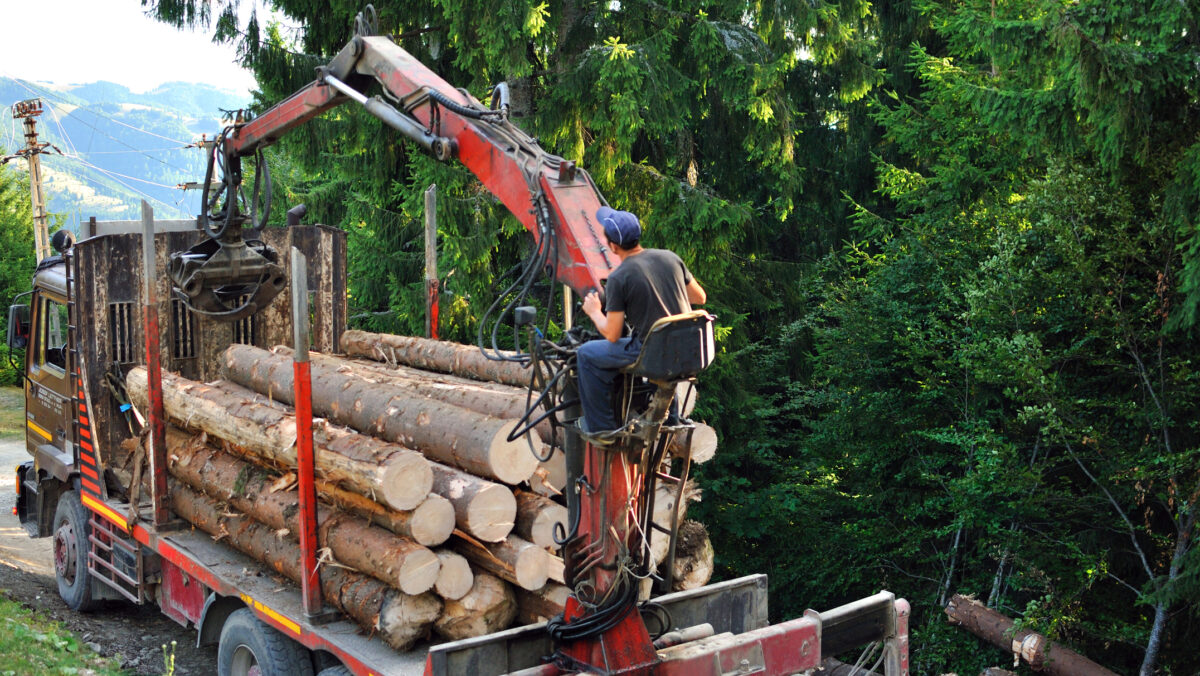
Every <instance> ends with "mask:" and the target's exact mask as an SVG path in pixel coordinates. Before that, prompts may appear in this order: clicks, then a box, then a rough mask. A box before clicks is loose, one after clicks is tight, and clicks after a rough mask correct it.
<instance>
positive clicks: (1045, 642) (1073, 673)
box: [946, 594, 1116, 676]
mask: <svg viewBox="0 0 1200 676" xmlns="http://www.w3.org/2000/svg"><path fill="white" fill-rule="evenodd" d="M946 616H947V617H949V618H950V622H951V624H957V625H959V626H962V627H964V628H965V629H967V630H968V631H970V632H971V633H972V634H975V635H976V636H978V637H979V638H982V639H983V640H985V641H987V642H988V643H991V644H992V645H994V646H997V647H999V648H1001V649H1003V650H1005V651H1011V652H1012V654H1013V655H1020V657H1021V659H1022V660H1024V661H1025V662H1026V663H1027V664H1029V665H1030V666H1031V667H1033V668H1034V669H1035V670H1043V671H1045V672H1046V673H1047V674H1050V676H1116V674H1115V673H1114V672H1112V671H1109V670H1108V669H1105V668H1104V667H1102V666H1100V665H1099V664H1096V663H1095V662H1093V661H1091V660H1089V659H1088V658H1086V657H1084V656H1083V655H1080V654H1079V653H1077V652H1075V651H1073V650H1071V649H1069V648H1066V647H1064V646H1061V645H1059V644H1057V643H1054V642H1052V641H1050V640H1049V639H1047V638H1046V637H1045V636H1042V635H1041V634H1038V633H1035V632H1032V631H1029V630H1028V629H1018V630H1016V631H1014V630H1013V620H1012V618H1009V617H1006V616H1004V615H1002V614H1001V613H999V612H996V611H995V610H992V609H991V608H988V607H987V606H985V605H983V604H982V603H980V602H979V601H976V600H975V599H972V598H968V597H966V596H962V595H960V594H955V595H954V597H953V598H951V599H950V603H949V604H948V605H947V606H946Z"/></svg>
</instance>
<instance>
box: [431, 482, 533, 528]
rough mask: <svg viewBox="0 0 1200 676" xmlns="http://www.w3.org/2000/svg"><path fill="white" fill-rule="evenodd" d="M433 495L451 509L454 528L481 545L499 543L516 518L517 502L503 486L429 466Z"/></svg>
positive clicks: (510, 491)
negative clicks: (431, 472)
mask: <svg viewBox="0 0 1200 676" xmlns="http://www.w3.org/2000/svg"><path fill="white" fill-rule="evenodd" d="M430 466H431V467H432V469H433V492H434V493H437V494H438V495H440V496H442V497H444V498H446V499H447V500H449V501H450V504H451V505H453V506H454V520H455V522H456V523H457V524H458V527H459V528H461V529H463V530H464V531H466V532H467V533H469V534H470V535H471V536H473V537H475V538H478V539H480V540H483V541H484V542H499V541H501V540H503V539H504V538H506V537H508V534H509V533H511V532H512V529H513V524H514V523H515V522H516V518H517V501H516V498H514V497H513V493H512V490H510V489H509V488H508V487H507V486H501V485H500V484H497V483H492V482H491V481H487V480H486V479H480V478H479V477H477V476H474V475H471V474H467V473H466V472H462V471H459V470H457V469H454V468H453V467H447V466H445V465H441V464H438V463H436V462H435V463H430Z"/></svg>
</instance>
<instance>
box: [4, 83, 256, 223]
mask: <svg viewBox="0 0 1200 676" xmlns="http://www.w3.org/2000/svg"><path fill="white" fill-rule="evenodd" d="M34 97H38V98H41V99H42V106H43V109H44V111H45V112H43V113H42V115H41V117H39V118H38V123H37V129H38V136H39V140H41V141H47V142H49V143H51V144H52V145H53V146H54V148H56V149H57V151H58V152H55V153H52V154H47V155H43V156H42V168H43V174H44V184H45V185H44V187H45V191H46V197H47V201H48V203H49V204H48V208H49V210H50V211H51V212H52V213H58V214H63V215H65V217H66V222H67V223H68V224H69V225H70V226H72V229H74V230H78V223H79V222H81V221H85V220H87V219H88V217H91V216H95V217H96V218H97V219H98V220H114V219H133V218H139V217H140V213H141V212H140V206H139V205H140V201H141V200H142V199H146V200H147V201H148V202H149V203H150V204H151V205H152V206H153V207H154V211H155V216H156V217H159V218H190V217H193V216H194V215H195V214H196V212H197V211H199V203H200V198H199V195H198V194H197V192H196V191H188V192H186V193H185V191H183V190H180V189H178V188H176V187H175V186H177V185H179V184H182V183H187V182H199V181H202V180H203V179H204V158H203V156H202V154H201V152H200V151H199V150H198V149H196V148H195V147H187V146H188V145H189V144H190V143H192V142H194V141H196V140H198V139H199V138H200V135H201V134H207V135H208V137H209V138H212V137H213V136H215V135H216V134H217V133H219V132H220V131H221V128H222V120H221V118H222V112H221V111H223V110H235V109H238V108H243V107H245V106H247V105H249V102H250V100H249V97H248V96H242V95H239V94H237V93H236V92H232V91H228V90H221V89H217V88H215V87H212V86H209V85H203V84H191V83H186V82H170V83H167V84H164V85H162V86H160V87H158V88H156V89H154V90H151V91H148V92H143V93H135V92H132V91H130V90H129V89H128V88H127V87H124V86H122V85H119V84H114V83H112V82H93V83H89V84H82V85H74V84H73V85H65V86H63V85H53V84H46V83H38V82H30V81H25V80H15V79H11V78H3V77H0V106H9V105H11V104H12V103H15V102H17V101H23V100H25V99H29V98H34ZM0 121H7V122H9V124H2V125H0V154H7V153H11V152H12V151H13V150H15V149H17V148H20V147H21V146H23V145H24V144H25V141H24V138H23V132H22V128H21V124H20V120H14V119H12V118H11V115H10V114H9V113H8V112H7V111H6V112H5V113H4V114H3V117H0ZM59 153H61V154H59ZM8 166H9V167H15V168H17V169H18V170H19V171H22V172H24V171H25V163H24V162H23V161H17V162H12V163H10V164H9V165H8Z"/></svg>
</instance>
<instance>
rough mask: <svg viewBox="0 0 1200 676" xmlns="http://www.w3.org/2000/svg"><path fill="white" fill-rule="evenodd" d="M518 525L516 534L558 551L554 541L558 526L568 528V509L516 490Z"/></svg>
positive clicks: (527, 492)
mask: <svg viewBox="0 0 1200 676" xmlns="http://www.w3.org/2000/svg"><path fill="white" fill-rule="evenodd" d="M513 495H514V496H515V497H516V499H517V524H516V528H515V529H514V532H515V533H516V534H517V535H519V536H521V537H523V538H525V539H526V540H528V541H530V542H532V543H533V544H535V545H537V546H539V547H544V548H546V549H550V550H556V549H558V547H559V546H558V543H556V542H555V541H554V537H555V532H556V526H557V525H558V524H562V529H563V534H565V533H566V528H567V508H566V507H563V506H562V505H560V504H558V503H557V502H555V501H553V500H551V499H549V498H544V497H542V496H540V495H537V494H536V493H530V492H529V491H522V490H516V491H513Z"/></svg>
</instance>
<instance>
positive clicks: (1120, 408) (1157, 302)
mask: <svg viewBox="0 0 1200 676" xmlns="http://www.w3.org/2000/svg"><path fill="white" fill-rule="evenodd" d="M268 4H269V5H271V7H272V8H273V9H275V10H277V11H278V12H279V13H280V15H282V16H284V17H285V19H284V20H282V21H268V20H267V17H265V16H264V17H262V20H261V21H260V17H258V16H256V15H254V7H253V5H252V4H251V3H245V4H240V3H238V2H237V0H143V5H145V6H146V8H147V10H148V11H150V12H152V13H154V14H155V15H156V16H157V17H158V18H160V19H162V20H163V21H166V22H168V23H171V24H174V25H176V26H180V27H185V26H190V27H196V26H198V27H203V28H206V29H208V30H210V31H211V32H212V33H213V35H214V38H215V39H217V40H222V41H230V42H233V43H235V44H237V45H238V48H239V53H240V55H241V58H242V59H243V62H244V65H246V66H247V67H249V68H251V69H252V70H253V71H254V73H255V74H256V77H257V80H258V83H259V91H258V92H256V93H255V106H256V108H257V109H259V110H262V109H265V108H266V107H268V106H269V105H271V104H273V103H275V102H277V101H278V100H280V99H281V98H283V97H285V96H287V95H288V94H290V93H292V92H293V91H295V90H296V89H298V88H300V87H302V86H304V85H305V84H307V83H308V82H310V81H311V80H312V78H313V72H314V71H313V69H314V68H315V67H317V66H319V65H322V64H324V63H326V62H327V61H328V60H329V58H330V57H331V56H332V55H333V54H334V53H336V52H337V51H338V50H339V49H340V48H341V47H342V46H343V45H344V44H345V42H346V41H347V39H348V38H349V35H350V33H351V26H352V22H353V18H354V15H355V14H356V13H357V12H359V11H360V10H361V9H362V6H361V5H360V4H358V2H357V1H354V2H351V1H349V0H270V2H269V3H268ZM374 4H375V7H376V9H377V11H378V15H379V18H380V28H381V32H383V33H385V34H389V35H391V36H393V38H394V39H396V41H397V42H398V43H399V44H400V45H401V46H403V47H404V48H405V49H406V50H408V51H409V52H411V53H412V54H414V55H415V56H416V57H417V58H419V59H420V60H421V61H422V62H424V63H425V64H426V65H428V66H430V67H431V68H433V69H434V70H435V71H436V72H438V73H439V74H440V75H441V76H442V77H443V78H445V79H446V80H447V81H448V82H451V83H453V84H455V85H456V86H461V87H465V88H466V89H468V90H469V91H470V92H472V93H473V94H474V95H475V96H476V97H478V98H481V99H484V98H486V95H487V93H488V92H489V91H490V89H491V87H492V85H494V84H495V83H497V82H500V81H508V82H509V83H510V84H511V85H513V88H514V91H515V92H516V93H517V96H516V97H515V100H516V102H517V104H518V105H517V109H516V111H515V112H516V117H515V121H516V122H517V123H518V124H519V125H520V126H522V127H523V128H525V129H526V130H527V131H529V132H530V133H531V134H534V135H536V136H538V137H539V138H540V140H541V143H542V145H543V146H544V147H545V148H547V149H548V150H550V151H551V152H554V153H556V154H559V155H562V156H564V157H566V158H568V159H572V160H576V161H578V163H579V164H580V165H581V166H584V167H586V168H587V169H588V170H589V171H590V172H591V174H592V176H593V177H594V178H595V180H596V182H597V184H598V185H599V187H600V188H601V190H602V191H603V193H604V194H605V196H606V197H607V199H608V201H609V202H610V203H611V204H613V205H614V206H615V207H617V208H623V209H629V210H631V211H634V212H635V213H637V214H638V215H639V216H640V217H641V218H642V221H643V224H644V226H645V228H646V235H645V243H646V244H648V245H651V246H658V247H665V248H670V249H674V250H675V251H677V252H679V253H680V255H681V256H682V257H683V258H684V260H685V261H687V263H688V265H689V266H690V267H691V269H692V270H693V272H694V273H695V274H696V276H697V278H698V279H699V280H700V281H701V283H702V284H703V285H704V286H705V287H706V289H707V290H708V292H709V300H710V302H709V305H708V307H709V309H710V310H711V311H712V312H714V313H715V314H716V315H717V316H718V321H719V324H720V331H719V337H720V348H721V355H720V357H719V359H718V360H717V362H716V363H715V364H714V366H713V367H712V368H710V369H709V371H708V372H706V374H705V375H704V376H703V378H702V381H701V384H700V390H701V399H700V404H699V406H698V407H697V413H696V417H698V418H702V419H705V420H707V421H708V422H709V423H710V424H713V425H714V426H716V427H717V429H718V430H719V432H720V434H721V440H722V446H721V452H720V454H718V456H717V458H716V459H715V460H713V461H712V462H711V463H709V464H707V465H705V466H703V468H702V471H701V476H700V482H701V485H702V487H703V490H704V498H703V502H702V503H701V504H700V505H698V506H697V508H696V511H695V512H693V513H694V514H696V515H697V518H698V519H699V520H701V521H702V522H703V523H705V524H706V525H707V526H708V528H709V530H710V533H711V536H712V539H713V543H714V546H715V548H716V551H717V562H718V565H719V569H720V574H721V575H722V576H725V577H730V576H735V575H740V574H746V573H753V572H765V573H769V574H770V581H771V588H772V598H771V606H772V614H773V619H781V618H784V617H793V616H796V615H798V614H799V613H801V612H802V611H803V610H804V609H805V608H808V607H812V608H818V609H822V608H828V607H832V606H834V605H837V604H839V603H842V602H845V601H848V600H851V599H854V598H858V597H861V596H865V595H868V594H870V593H873V592H874V591H877V590H879V589H884V588H886V589H889V590H891V591H893V592H895V593H896V594H897V595H899V596H903V597H905V598H907V599H908V600H909V601H910V602H911V603H912V605H913V607H914V614H913V626H912V630H913V640H912V645H911V654H912V673H914V674H937V673H943V672H948V671H957V672H959V673H962V674H970V673H978V672H979V670H980V669H981V668H982V667H985V666H991V665H994V664H997V663H999V662H1003V661H1005V660H1006V659H1007V658H1006V656H1005V655H1003V654H1002V653H1001V652H999V651H994V650H992V649H990V648H981V645H980V643H979V642H978V641H977V639H975V638H974V637H972V636H971V635H969V634H967V633H966V632H964V631H962V630H960V629H956V628H953V627H950V626H948V625H947V623H946V621H945V618H944V616H943V614H942V613H941V609H940V608H941V606H943V605H944V604H945V603H946V601H947V600H948V599H949V597H950V596H951V595H952V594H954V593H964V594H973V595H975V596H976V597H977V598H979V599H980V600H981V601H983V602H985V603H986V604H987V605H988V606H991V607H994V608H997V609H999V610H1001V611H1002V612H1004V613H1006V614H1009V615H1012V616H1014V617H1017V618H1019V621H1020V623H1021V625H1022V626H1026V627H1029V628H1032V629H1035V630H1037V631H1040V632H1043V633H1046V634H1048V635H1050V636H1051V637H1053V638H1054V639H1055V640H1059V641H1062V642H1064V643H1066V644H1067V645H1070V646H1071V647H1073V648H1075V649H1077V650H1079V651H1080V652H1082V653H1084V654H1086V655H1088V656H1089V657H1091V658H1092V659H1094V660H1096V661H1098V662H1100V663H1102V664H1104V665H1106V666H1108V667H1110V668H1111V669H1113V670H1115V671H1117V672H1119V673H1123V674H1124V673H1140V674H1147V675H1148V674H1155V673H1157V674H1196V673H1200V652H1197V651H1196V650H1195V646H1196V645H1197V643H1198V642H1200V622H1198V621H1200V603H1198V600H1200V546H1198V545H1197V524H1196V520H1197V513H1196V509H1195V505H1196V502H1197V499H1198V498H1200V439H1198V434H1197V432H1198V430H1197V422H1198V413H1200V370H1198V368H1197V364H1196V363H1195V361H1196V360H1195V358H1194V352H1195V346H1196V341H1195V338H1196V333H1197V330H1198V328H1197V326H1196V324H1197V318H1198V312H1200V227H1198V226H1200V222H1198V218H1197V216H1196V213H1197V209H1198V208H1200V136H1198V132H1200V25H1198V23H1197V22H1198V20H1200V3H1197V2H1194V1H1192V0H1143V1H1141V2H1132V1H1128V0H1113V1H1106V2H1099V1H1091V0H1078V1H1073V2H1064V1H1062V0H1058V1H1050V0H1011V1H1006V0H958V1H953V2H951V1H943V0H899V1H897V2H875V3H872V2H868V1H866V0H841V1H840V2H825V1H823V0H765V1H764V0H758V1H750V0H708V1H706V0H689V1H684V0H661V1H658V2H656V1H653V0H621V1H620V2H610V1H604V2H596V1H588V0H544V1H543V0H496V1H492V2H473V1H471V0H405V1H404V2H400V1H399V0H376V2H375V3H374ZM267 161H268V162H269V163H270V166H271V168H272V173H273V176H274V185H275V191H276V200H277V201H276V204H295V203H300V202H304V203H306V204H307V205H308V206H309V214H310V216H309V220H310V221H312V222H325V223H329V224H334V225H338V226H340V227H342V228H344V229H346V231H347V232H348V233H349V237H350V256H351V261H350V265H351V269H352V272H351V274H350V280H351V284H352V290H351V292H352V298H351V301H350V302H351V305H352V309H353V314H354V315H355V321H356V323H357V324H358V325H359V326H361V327H363V328H368V329H374V330H382V331H390V332H396V333H405V334H413V335H416V334H420V333H421V331H422V330H423V322H424V319H423V281H422V277H423V239H422V238H423V230H422V210H423V197H422V193H423V191H424V189H425V188H426V187H427V186H428V185H429V184H431V183H436V184H437V186H438V191H439V205H438V210H439V213H438V216H439V236H440V241H441V251H440V253H439V270H441V271H442V273H443V289H444V294H445V295H444V296H443V299H442V307H443V311H442V322H443V323H442V334H443V336H444V337H449V338H452V339H457V340H461V341H463V342H474V341H475V336H476V330H477V322H478V320H479V316H480V314H481V313H482V312H483V311H484V310H485V309H486V308H487V306H488V305H490V304H491V302H492V300H494V298H495V296H496V294H497V293H498V291H499V290H500V289H502V288H504V286H506V285H507V284H506V280H505V278H504V274H505V272H506V271H508V270H509V269H510V268H511V266H513V265H514V264H515V263H516V262H518V261H519V260H520V259H521V258H522V256H523V255H525V253H526V252H527V248H528V241H527V236H526V235H525V234H524V230H523V229H522V228H521V226H520V225H519V224H518V223H517V221H516V220H515V219H514V218H513V217H512V216H511V215H509V214H508V213H507V212H506V211H505V210H504V208H503V207H502V206H501V205H500V204H499V203H498V202H497V201H496V200H495V199H494V198H492V196H490V195H489V194H488V193H487V192H486V191H484V190H483V189H482V188H481V187H480V186H479V185H478V183H477V182H476V181H475V180H474V178H473V177H472V176H471V175H470V174H469V172H467V171H466V170H464V169H463V168H461V167H460V166H456V165H453V164H439V163H437V162H436V161H434V160H433V159H431V158H429V157H427V156H425V155H423V154H421V153H420V152H419V151H417V150H415V149H414V147H413V146H411V145H409V144H407V143H406V142H405V141H403V140H402V139H401V138H399V137H397V136H396V135H395V134H394V133H392V132H391V131H390V130H388V129H387V128H385V127H384V126H382V125H381V124H379V123H378V122H377V121H375V120H374V119H373V118H371V117H370V116H368V115H366V114H365V113H363V112H362V111H359V110H354V109H352V108H350V107H343V108H341V109H338V110H336V111H334V112H332V113H330V114H327V115H325V116H323V117H322V118H320V119H318V120H316V121H314V122H313V123H311V124H309V125H307V126H305V127H303V128H300V129H298V130H297V131H295V132H293V133H292V134H291V135H290V136H289V137H288V138H286V139H285V140H283V141H282V142H280V143H279V144H277V145H276V146H274V147H273V148H272V149H271V151H270V152H269V154H268V160H267ZM12 181H13V179H12V178H11V176H4V177H0V233H3V237H6V238H8V233H14V232H18V231H17V230H16V228H18V227H20V228H28V206H27V204H26V205H25V206H24V211H23V212H22V206H21V203H20V200H19V199H17V196H19V195H21V192H20V190H19V187H18V186H17V185H14V184H13V183H12ZM282 212H283V209H277V210H276V211H275V213H276V214H278V215H279V218H280V219H282ZM24 232H28V230H24ZM19 241H20V240H19V238H18V239H17V240H14V242H7V241H3V242H0V246H2V247H4V250H5V251H10V249H9V247H10V246H14V247H15V246H17V245H18V243H19ZM5 260H6V261H7V260H15V259H10V258H9V257H8V255H7V254H6V257H5ZM11 267H12V266H7V265H6V266H5V271H6V272H7V270H8V269H10V268H11ZM10 281H11V283H10ZM0 282H3V284H4V285H5V287H6V290H7V288H8V287H9V286H13V288H16V287H17V286H19V285H20V281H19V280H17V279H15V278H14V280H8V279H7V278H4V279H2V280H0Z"/></svg>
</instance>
